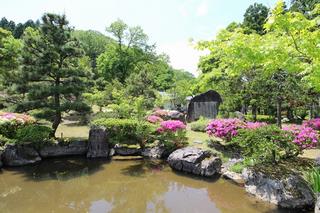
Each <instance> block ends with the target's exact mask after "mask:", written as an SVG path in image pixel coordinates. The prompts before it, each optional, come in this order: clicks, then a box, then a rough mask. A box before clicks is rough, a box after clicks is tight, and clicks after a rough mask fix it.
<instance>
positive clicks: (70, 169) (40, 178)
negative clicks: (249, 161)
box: [0, 158, 280, 213]
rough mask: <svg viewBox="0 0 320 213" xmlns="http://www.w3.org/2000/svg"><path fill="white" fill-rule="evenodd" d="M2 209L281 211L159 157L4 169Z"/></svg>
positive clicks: (53, 161) (47, 162)
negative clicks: (186, 172) (177, 169)
mask: <svg viewBox="0 0 320 213" xmlns="http://www.w3.org/2000/svg"><path fill="white" fill-rule="evenodd" d="M0 211H1V212H10V213H11V212H41V213H43V212H59V213H60V212H95V213H96V212H98V213H100V212H119V213H125V212H138V213H143V212H178V213H188V212H190V213H196V212H199V213H206V212H211V213H215V212H237V213H241V212H244V213H250V212H280V210H278V209H276V208H275V207H274V206H272V205H270V204H267V203H264V202H260V201H258V200H256V199H254V198H253V197H251V196H250V195H248V194H246V192H245V191H244V189H243V188H241V187H239V186H236V185H234V184H232V183H230V182H229V181H226V180H223V179H221V178H220V179H203V178H196V177H194V176H187V175H184V174H181V173H176V172H173V171H172V170H171V169H170V167H168V166H167V164H166V163H164V162H161V161H147V160H134V161H133V160H131V161H115V160H113V161H111V162H109V161H102V160H87V159H84V158H63V159H50V160H45V161H43V162H41V163H40V164H37V165H32V166H27V167H21V168H10V169H3V170H2V172H1V174H0Z"/></svg>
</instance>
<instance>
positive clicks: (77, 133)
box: [56, 124, 90, 139]
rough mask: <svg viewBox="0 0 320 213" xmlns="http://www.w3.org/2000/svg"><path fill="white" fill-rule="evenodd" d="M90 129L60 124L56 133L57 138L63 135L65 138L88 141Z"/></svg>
mask: <svg viewBox="0 0 320 213" xmlns="http://www.w3.org/2000/svg"><path fill="white" fill-rule="evenodd" d="M89 129H90V128H89V126H78V125H74V124H72V125H70V124H60V125H59V127H58V129H57V132H56V137H58V138H60V137H61V134H63V138H77V139H88V136H89Z"/></svg>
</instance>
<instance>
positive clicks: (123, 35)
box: [97, 20, 154, 83]
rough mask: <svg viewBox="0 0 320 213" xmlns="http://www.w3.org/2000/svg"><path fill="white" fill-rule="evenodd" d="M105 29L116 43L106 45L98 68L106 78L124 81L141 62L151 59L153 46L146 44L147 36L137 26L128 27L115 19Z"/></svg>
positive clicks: (98, 62)
mask: <svg viewBox="0 0 320 213" xmlns="http://www.w3.org/2000/svg"><path fill="white" fill-rule="evenodd" d="M106 30H107V32H108V33H110V34H111V36H112V37H113V38H114V39H115V40H116V43H115V44H110V45H109V46H107V51H106V52H104V53H103V54H101V55H100V56H99V58H98V60H97V64H98V70H99V72H100V73H101V75H102V76H103V77H104V78H105V79H106V80H112V79H118V80H119V81H120V82H121V83H124V82H125V79H126V78H127V77H128V76H129V75H130V74H131V73H132V72H134V70H137V66H139V65H141V62H146V63H147V62H149V61H151V60H152V59H153V49H154V47H153V46H152V45H148V43H147V41H148V36H147V35H146V34H145V33H144V32H143V30H142V29H141V27H139V26H137V27H128V25H126V24H125V23H124V22H123V21H121V20H117V21H115V22H113V23H112V24H111V25H110V26H109V27H107V29H106Z"/></svg>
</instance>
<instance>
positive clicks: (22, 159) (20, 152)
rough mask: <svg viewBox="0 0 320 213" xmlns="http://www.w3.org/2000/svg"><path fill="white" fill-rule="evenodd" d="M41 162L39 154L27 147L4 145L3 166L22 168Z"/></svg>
mask: <svg viewBox="0 0 320 213" xmlns="http://www.w3.org/2000/svg"><path fill="white" fill-rule="evenodd" d="M38 161H41V157H40V156H39V153H38V152H37V151H36V150H35V149H34V148H33V147H31V146H29V145H6V147H5V149H4V152H3V154H2V162H3V164H4V165H5V166H23V165H28V164H33V163H36V162H38Z"/></svg>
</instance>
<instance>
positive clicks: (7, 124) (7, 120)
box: [0, 112, 35, 138]
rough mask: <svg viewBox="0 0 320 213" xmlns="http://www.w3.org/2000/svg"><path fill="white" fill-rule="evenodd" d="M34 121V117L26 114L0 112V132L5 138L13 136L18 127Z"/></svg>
mask: <svg viewBox="0 0 320 213" xmlns="http://www.w3.org/2000/svg"><path fill="white" fill-rule="evenodd" d="M34 122H35V119H34V118H32V117H31V116H28V115H24V114H18V113H10V112H0V134H1V135H3V136H5V137H7V138H14V137H15V135H16V132H17V130H18V129H19V128H22V127H24V126H26V125H29V124H32V123H34Z"/></svg>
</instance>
